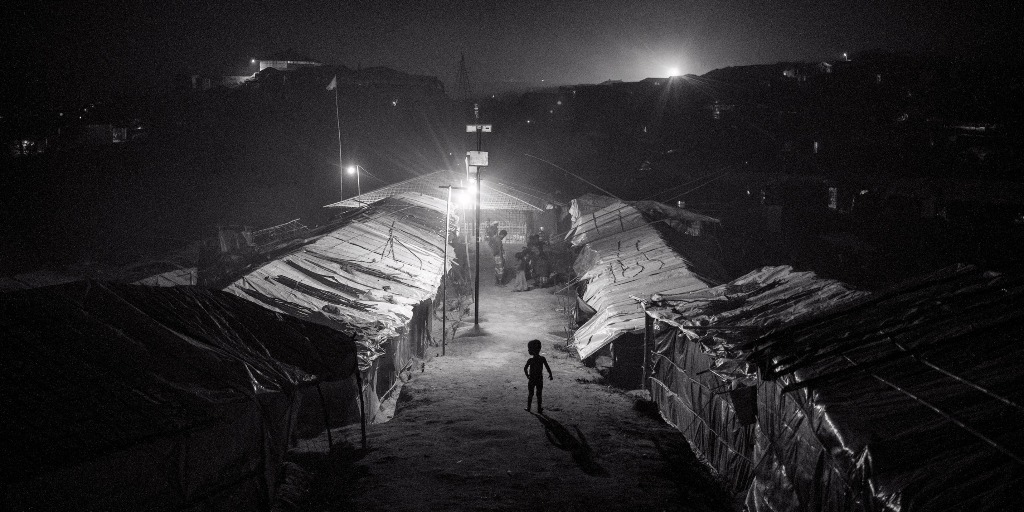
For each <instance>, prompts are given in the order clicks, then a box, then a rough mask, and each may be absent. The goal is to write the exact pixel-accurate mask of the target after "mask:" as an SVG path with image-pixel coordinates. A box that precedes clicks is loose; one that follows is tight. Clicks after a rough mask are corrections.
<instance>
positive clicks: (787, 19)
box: [3, 0, 1021, 106]
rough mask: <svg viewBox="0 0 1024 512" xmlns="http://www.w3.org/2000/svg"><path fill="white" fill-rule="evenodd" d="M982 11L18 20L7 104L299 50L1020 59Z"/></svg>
mask: <svg viewBox="0 0 1024 512" xmlns="http://www.w3.org/2000/svg"><path fill="white" fill-rule="evenodd" d="M1004 4H1005V3H1004V2H981V3H980V4H978V5H971V6H969V7H965V6H962V5H961V4H955V3H952V2H939V3H937V4H936V3H934V2H930V3H927V4H925V5H918V3H917V2H909V1H906V2H903V1H901V2H802V1H792V0H790V1H782V2H712V1H710V0H701V1H699V2H697V3H695V4H693V5H689V6H683V5H678V4H677V3H674V2H663V1H646V2H626V3H620V2H588V3H582V4H581V3H572V2H548V1H525V2H487V3H478V2H471V1H455V2H417V3H416V4H415V5H406V3H405V2H399V1H384V2H353V3H351V4H346V5H343V6H334V5H328V4H327V3H322V2H310V3H306V4H298V3H293V2H254V1H250V0H233V1H229V2H218V3H216V4H211V5H192V4H187V5H186V4H173V3H168V4H160V5H151V4H147V3H144V2H138V1H134V0H130V1H125V2H119V3H107V4H104V5H100V6H97V5H93V4H92V3H88V4H79V3H56V4H42V3H32V4H28V5H21V6H14V7H9V8H8V9H9V11H10V13H9V15H8V16H5V18H6V19H5V22H4V24H5V25H6V26H5V27H4V32H5V33H7V34H8V43H7V44H5V46H6V47H7V50H8V52H9V56H8V57H7V59H9V62H8V64H7V65H6V66H5V68H6V69H7V73H8V75H7V79H6V80H5V82H6V84H5V86H4V89H7V90H5V91H4V95H3V96H4V98H5V99H4V102H5V103H10V104H18V103H23V105H22V106H25V105H24V103H44V104H50V105H53V104H55V103H56V104H68V105H75V104H81V103H86V102H89V101H94V100H97V99H106V98H114V97H119V96H147V95H152V94H153V93H159V92H160V91H161V90H162V89H164V88H166V84H167V83H168V82H169V81H170V80H171V79H173V78H174V77H175V76H176V75H182V74H184V75H188V74H195V73H201V74H208V75H215V76H218V75H236V74H251V73H252V72H254V71H256V68H255V67H254V66H253V65H252V64H251V59H253V58H260V57H264V56H266V55H269V54H272V53H275V52H281V51H287V50H292V51H294V52H296V53H298V54H303V55H308V56H309V57H310V58H312V59H315V60H319V61H321V62H324V63H326V64H332V65H344V66H348V67H350V68H358V67H374V66H384V67H390V68H393V69H396V70H399V71H403V72H407V73H411V74H420V75H429V76H436V77H438V78H439V79H441V80H442V81H443V82H444V83H445V84H446V85H447V86H448V87H449V89H451V88H453V87H454V86H455V81H456V74H457V71H458V63H459V58H460V55H463V54H465V56H466V61H467V67H468V70H469V78H470V81H471V83H472V84H473V85H475V87H477V88H480V87H481V85H482V84H496V83H521V84H528V85H534V86H543V85H565V84H582V83H600V82H603V81H605V80H623V81H636V80H641V79H644V78H647V77H659V76H668V75H670V74H680V75H681V74H697V75H700V74H704V73H706V72H708V71H711V70H714V69H718V68H723V67H728V66H735V65H751V64H770V63H775V62H783V61H814V60H837V59H839V58H841V55H842V54H843V53H844V52H845V53H850V54H853V53H855V52H860V51H865V50H874V49H880V50H883V51H891V52H910V53H921V52H943V53H950V54H963V55H974V56H989V57H993V58H1006V57H1010V56H1012V53H1011V52H1012V51H1013V49H1012V48H1015V47H1016V45H1013V44H1009V43H1011V42H1012V40H1013V39H1012V38H1014V37H1015V36H1014V35H1013V28H1014V27H1013V25H1014V24H1015V23H1016V22H1017V21H1018V20H1020V19H1021V16H1020V14H1021V13H1020V10H1021V8H1020V7H1019V6H1007V5H1004Z"/></svg>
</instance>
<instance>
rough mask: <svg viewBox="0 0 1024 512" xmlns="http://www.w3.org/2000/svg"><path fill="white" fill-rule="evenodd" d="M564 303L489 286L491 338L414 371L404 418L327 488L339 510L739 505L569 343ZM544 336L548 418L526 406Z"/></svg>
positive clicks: (380, 431) (384, 428)
mask: <svg viewBox="0 0 1024 512" xmlns="http://www.w3.org/2000/svg"><path fill="white" fill-rule="evenodd" d="M557 307H558V304H557V300H556V297H555V296H553V295H552V294H551V290H550V289H547V290H533V291H529V292H524V293H512V292H511V291H510V290H509V289H508V288H504V287H494V286H488V287H485V288H483V289H482V290H481V326H482V328H483V331H484V332H483V335H481V336H474V337H467V336H464V335H463V333H462V332H460V333H459V336H458V338H457V339H456V340H455V341H454V342H451V343H449V345H448V352H447V355H446V356H444V357H436V358H434V359H433V360H431V361H429V362H428V363H426V366H425V369H424V370H423V371H422V372H421V371H416V372H415V373H414V374H413V376H412V379H411V380H410V381H409V382H408V383H406V384H405V386H404V387H403V389H402V392H401V394H400V397H399V400H398V404H397V407H396V412H395V416H394V418H393V419H392V420H391V421H389V422H387V423H383V424H378V425H371V426H370V427H369V428H368V441H369V450H368V451H367V452H366V453H364V454H362V455H361V456H359V458H358V460H356V461H355V463H354V464H355V465H354V467H353V470H352V471H349V472H348V473H347V476H346V477H345V478H341V477H338V478H336V479H337V480H342V479H343V480H347V481H344V482H341V481H338V482H327V484H328V485H338V486H343V487H344V488H345V489H346V491H345V492H344V493H342V494H344V498H343V499H342V498H339V497H337V496H336V497H334V498H333V499H329V500H327V501H328V502H329V503H325V505H327V506H326V508H327V509H331V510H367V511H373V510H381V511H384V510H386V511H390V512H394V511H402V510H560V511H561V510H587V511H596V510H624V509H630V510H636V511H640V510H728V509H729V505H728V497H727V496H726V495H725V494H724V493H723V492H722V491H721V490H720V488H719V487H718V486H717V484H716V483H715V482H714V481H713V480H712V478H711V477H710V476H709V474H708V473H707V471H706V469H705V467H704V466H703V465H701V464H699V463H697V462H696V460H695V459H694V457H693V455H692V453H691V452H690V450H689V447H688V446H686V444H685V440H684V438H683V437H682V436H681V434H679V433H678V432H677V431H676V430H674V429H672V428H671V427H669V426H667V425H665V424H663V423H661V422H660V421H659V420H656V419H652V418H651V417H650V416H649V415H644V414H642V413H640V412H638V410H637V408H636V407H635V400H634V399H633V398H632V397H630V396H629V395H627V394H625V393H622V392H620V391H617V390H614V389H611V388H609V387H607V386H604V385H602V384H599V383H597V382H596V381H597V380H598V375H597V374H596V372H594V371H593V370H592V369H589V368H586V367H584V366H583V365H582V364H581V363H580V362H579V360H578V359H577V358H576V357H575V356H574V355H571V354H569V353H567V352H565V351H564V350H557V349H556V344H558V343H564V339H561V340H558V338H556V337H555V336H554V335H552V334H548V333H550V332H558V331H559V330H560V326H561V325H562V324H563V320H562V316H561V315H562V314H561V312H559V311H558V310H557ZM531 338H539V339H540V340H541V341H542V342H543V349H542V354H544V355H545V357H547V359H548V362H549V364H550V365H551V369H552V371H553V372H554V376H555V378H554V380H553V381H549V380H545V387H544V396H545V401H544V404H545V413H546V414H545V416H539V415H536V414H532V413H528V412H526V411H525V410H524V408H525V405H526V379H525V377H524V375H523V370H522V368H523V365H524V364H525V362H526V359H527V357H528V354H527V352H526V342H527V341H528V340H529V339H531ZM556 340H558V341H556ZM534 410H536V408H534ZM352 480H354V481H352Z"/></svg>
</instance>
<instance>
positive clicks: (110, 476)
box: [0, 281, 356, 510]
mask: <svg viewBox="0 0 1024 512" xmlns="http://www.w3.org/2000/svg"><path fill="white" fill-rule="evenodd" d="M0 329H2V331H3V332H4V343H3V345H2V350H3V354H2V357H0V365H2V371H0V390H2V391H0V393H2V394H0V397H2V402H0V406H2V408H3V411H4V414H3V415H2V416H0V418H2V419H0V424H2V425H3V432H4V435H3V436H0V443H2V449H0V451H2V453H3V457H4V464H3V466H2V468H3V470H2V471H3V482H4V491H3V492H4V494H3V500H4V505H5V507H9V508H11V509H13V510H23V509H33V510H52V509H57V510H67V509H76V510H142V509H145V510H177V509H181V508H186V507H189V506H193V505H195V504H197V503H207V504H216V506H219V507H222V508H226V509H232V508H234V509H253V508H255V507H256V506H257V505H258V504H259V503H266V502H268V500H269V499H270V495H269V494H270V492H271V490H272V489H274V483H275V479H276V476H277V470H278V464H279V462H280V460H281V458H282V456H283V453H284V450H285V449H286V448H287V442H288V437H289V432H290V431H291V430H292V428H293V427H294V425H293V406H294V401H293V399H294V393H295V391H296V390H297V389H299V388H300V387H305V386H310V385H313V384H315V383H317V382H320V381H322V380H331V379H346V378H348V377H350V376H351V375H352V374H353V373H354V371H355V369H356V360H355V344H354V343H353V342H352V339H351V337H346V336H344V335H343V334H341V333H338V332H336V331H333V330H331V329H328V328H326V327H323V326H319V325H315V324H310V323H306V322H301V321H298V320H295V319H291V318H286V317H282V316H280V315H277V314H274V313H271V312H268V311H267V310H265V309H263V308H260V307H258V306H256V305H254V304H251V303H248V302H246V301H242V300H239V299H238V298H236V297H234V296H231V295H229V294H226V293H222V292H216V291H208V290H202V289H196V288H150V287H144V286H133V285H116V284H110V283H100V282H95V281H85V282H78V283H72V284H67V285H61V286H55V287H47V288H39V289H34V290H26V291H18V292H13V293H9V294H4V295H2V296H0Z"/></svg>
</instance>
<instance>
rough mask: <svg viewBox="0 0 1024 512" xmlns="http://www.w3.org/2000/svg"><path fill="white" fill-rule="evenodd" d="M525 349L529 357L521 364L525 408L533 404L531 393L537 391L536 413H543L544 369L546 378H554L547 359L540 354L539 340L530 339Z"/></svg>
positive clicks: (527, 408) (528, 408)
mask: <svg viewBox="0 0 1024 512" xmlns="http://www.w3.org/2000/svg"><path fill="white" fill-rule="evenodd" d="M526 350H527V351H528V352H529V353H530V358H529V359H527V360H526V365H525V366H523V373H525V374H526V378H527V385H526V388H527V392H528V394H527V396H526V410H527V411H529V410H530V407H531V406H532V405H533V393H534V391H536V392H537V413H538V414H544V404H543V400H544V369H545V368H547V370H548V380H554V378H555V377H554V375H552V374H551V367H550V366H548V360H547V359H545V358H544V356H542V355H540V340H530V341H529V342H527V344H526Z"/></svg>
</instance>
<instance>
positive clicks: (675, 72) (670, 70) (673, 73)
mask: <svg viewBox="0 0 1024 512" xmlns="http://www.w3.org/2000/svg"><path fill="white" fill-rule="evenodd" d="M680 74H681V72H680V71H679V68H677V67H672V68H668V76H679V75H680Z"/></svg>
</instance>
